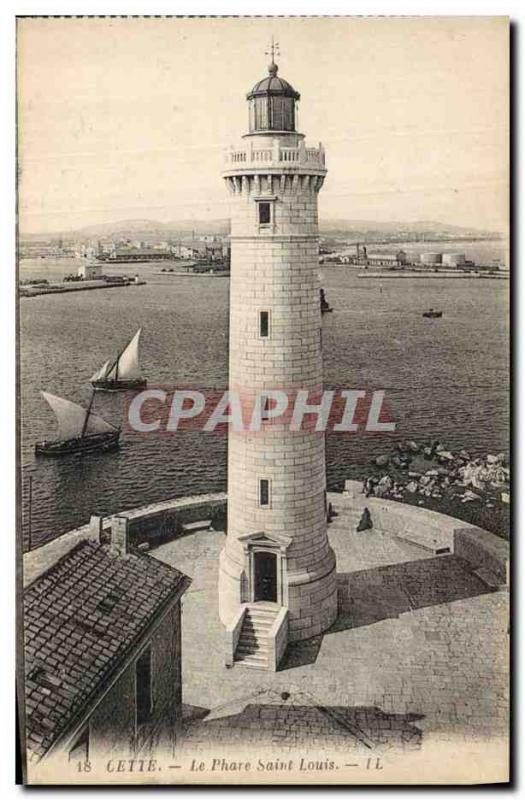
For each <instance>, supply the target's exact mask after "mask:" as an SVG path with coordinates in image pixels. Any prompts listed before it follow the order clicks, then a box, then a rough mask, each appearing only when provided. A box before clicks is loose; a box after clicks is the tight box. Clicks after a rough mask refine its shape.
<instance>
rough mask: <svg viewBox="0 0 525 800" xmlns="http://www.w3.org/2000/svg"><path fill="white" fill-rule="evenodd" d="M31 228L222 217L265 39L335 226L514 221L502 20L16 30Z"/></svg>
mask: <svg viewBox="0 0 525 800" xmlns="http://www.w3.org/2000/svg"><path fill="white" fill-rule="evenodd" d="M18 28H19V41H18V50H19V67H18V69H19V78H18V79H19V106H18V113H19V170H20V176H21V177H20V197H19V214H20V227H21V230H22V231H23V232H29V231H33V232H36V231H38V232H40V231H42V232H44V231H55V230H67V229H73V228H77V227H81V226H83V225H89V224H92V223H99V222H108V221H118V220H122V219H138V218H140V219H154V220H160V221H171V220H173V221H176V220H179V219H184V220H188V219H192V218H193V219H196V220H203V219H217V218H219V217H227V216H228V197H227V193H226V190H225V187H224V186H223V184H222V181H221V178H220V171H221V167H222V153H223V149H224V148H225V147H226V146H228V145H229V144H230V143H235V142H236V141H237V140H238V138H239V136H240V135H241V134H242V133H244V132H245V131H246V128H247V103H246V100H245V95H246V92H248V91H249V89H250V88H251V87H252V85H253V84H254V83H255V82H256V81H257V80H259V79H260V78H262V77H264V75H265V74H266V65H267V63H268V57H267V56H266V55H265V50H267V47H268V42H269V39H270V38H271V36H272V34H273V35H274V36H275V38H276V39H277V40H278V41H279V42H280V47H281V53H282V55H281V56H280V57H279V58H278V59H277V61H278V63H279V67H280V73H279V74H280V75H281V76H282V77H284V78H286V79H287V80H288V81H289V82H290V83H291V84H292V85H293V86H294V87H295V88H296V89H297V90H298V91H299V92H300V93H301V103H300V107H299V129H300V130H301V131H302V132H303V133H305V134H306V136H307V142H311V143H313V144H315V143H317V142H318V141H320V140H321V141H322V142H323V144H324V145H325V148H326V152H327V166H328V170H329V174H328V178H327V180H326V182H325V186H324V188H323V190H322V192H321V195H320V213H321V216H322V217H323V218H324V219H367V220H377V221H396V220H399V221H402V222H405V221H406V222H409V221H416V220H437V221H441V222H449V223H453V224H458V225H467V226H473V227H479V228H489V229H491V230H495V229H499V230H506V228H507V222H508V129H509V125H508V102H509V101H508V45H507V42H508V29H507V21H506V19H505V18H502V17H500V18H494V17H492V18H486V17H485V18H481V17H478V18H472V17H471V18H467V17H464V18H459V17H455V18H422V17H419V18H390V19H384V18H383V19H381V18H326V19H323V18H316V19H315V18H306V19H301V18H296V19H290V18H288V19H279V18H274V19H271V18H263V19H251V18H246V19H215V20H213V19H196V20H191V19H160V20H155V19H145V20H144V19H128V20H119V19H116V20H109V19H104V20H96V19H92V20H86V19H84V20H82V19H78V20H73V19H62V20H60V19H47V20H46V19H40V20H39V19H24V20H21V21H19V24H18Z"/></svg>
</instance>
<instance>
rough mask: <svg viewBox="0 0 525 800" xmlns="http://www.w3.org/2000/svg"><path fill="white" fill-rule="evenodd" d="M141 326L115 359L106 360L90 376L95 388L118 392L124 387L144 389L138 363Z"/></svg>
mask: <svg viewBox="0 0 525 800" xmlns="http://www.w3.org/2000/svg"><path fill="white" fill-rule="evenodd" d="M140 332H141V328H139V329H138V331H137V332H136V334H135V336H134V337H133V339H132V340H131V341H130V342H129V343H128V344H127V345H126V347H125V348H124V350H122V351H121V352H120V353H119V354H118V356H117V358H116V359H115V361H113V362H111V361H106V363H105V364H104V366H103V367H101V368H100V369H99V370H97V371H96V372H95V374H94V375H92V377H91V385H92V386H93V387H94V388H95V389H102V390H103V391H106V392H119V391H125V390H126V389H145V387H146V386H147V381H146V380H145V379H144V378H143V377H142V376H141V372H140V364H139V338H140Z"/></svg>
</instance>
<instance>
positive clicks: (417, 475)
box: [408, 472, 421, 478]
mask: <svg viewBox="0 0 525 800" xmlns="http://www.w3.org/2000/svg"><path fill="white" fill-rule="evenodd" d="M408 477H409V478H420V477H421V473H420V472H409V473H408Z"/></svg>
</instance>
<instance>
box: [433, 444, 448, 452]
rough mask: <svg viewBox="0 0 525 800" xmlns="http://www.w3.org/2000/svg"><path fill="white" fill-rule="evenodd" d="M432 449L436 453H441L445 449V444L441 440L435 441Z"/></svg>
mask: <svg viewBox="0 0 525 800" xmlns="http://www.w3.org/2000/svg"><path fill="white" fill-rule="evenodd" d="M432 449H433V450H434V452H435V453H441V452H442V451H443V450H444V449H445V445H444V444H441V442H434V444H433V445H432Z"/></svg>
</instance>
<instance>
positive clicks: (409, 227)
mask: <svg viewBox="0 0 525 800" xmlns="http://www.w3.org/2000/svg"><path fill="white" fill-rule="evenodd" d="M319 229H320V231H321V233H325V234H327V233H328V234H330V233H331V234H340V235H341V234H342V235H346V234H352V235H354V234H357V233H360V234H361V233H366V234H395V233H403V234H414V235H416V234H423V233H424V234H433V233H434V234H436V233H437V234H440V235H443V234H450V235H452V236H468V235H472V236H492V235H494V236H498V235H499V234H497V233H494V232H493V231H482V230H479V229H476V228H466V227H464V226H460V225H449V224H448V223H445V222H435V221H434V220H428V221H427V220H423V221H420V222H378V221H377V220H362V219H360V220H342V219H338V220H334V219H331V220H328V219H325V220H323V219H321V220H319Z"/></svg>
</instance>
